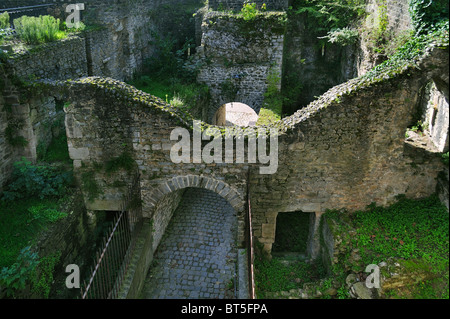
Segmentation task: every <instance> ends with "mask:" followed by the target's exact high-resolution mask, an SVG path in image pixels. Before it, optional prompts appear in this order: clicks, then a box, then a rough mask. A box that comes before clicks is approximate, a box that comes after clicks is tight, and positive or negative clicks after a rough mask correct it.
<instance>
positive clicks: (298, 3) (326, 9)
mask: <svg viewBox="0 0 450 319" xmlns="http://www.w3.org/2000/svg"><path fill="white" fill-rule="evenodd" d="M290 9H291V11H293V12H294V13H295V14H304V15H305V18H306V23H307V25H308V26H310V27H314V28H313V29H311V30H315V31H317V32H318V33H323V32H329V31H331V30H333V29H342V28H344V27H348V26H349V25H351V24H352V23H353V22H354V21H355V20H357V19H358V18H360V17H362V16H364V14H365V0H337V1H326V0H294V1H293V4H292V7H291V8H290Z"/></svg>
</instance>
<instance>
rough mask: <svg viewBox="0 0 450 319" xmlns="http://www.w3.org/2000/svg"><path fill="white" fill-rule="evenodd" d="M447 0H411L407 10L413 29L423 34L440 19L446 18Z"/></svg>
mask: <svg viewBox="0 0 450 319" xmlns="http://www.w3.org/2000/svg"><path fill="white" fill-rule="evenodd" d="M448 7H449V3H448V0H411V1H410V3H409V11H410V15H411V20H412V24H413V27H414V30H415V31H416V32H417V33H418V34H423V33H425V32H426V31H427V29H429V28H433V27H434V26H435V25H436V24H438V23H439V22H440V21H442V20H446V19H448V14H449V10H448Z"/></svg>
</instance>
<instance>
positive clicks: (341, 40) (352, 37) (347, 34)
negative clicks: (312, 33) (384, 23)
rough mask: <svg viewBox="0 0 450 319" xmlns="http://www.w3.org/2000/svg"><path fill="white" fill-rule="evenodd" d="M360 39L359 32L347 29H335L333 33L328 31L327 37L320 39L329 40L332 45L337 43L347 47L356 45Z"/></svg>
mask: <svg viewBox="0 0 450 319" xmlns="http://www.w3.org/2000/svg"><path fill="white" fill-rule="evenodd" d="M358 37H359V32H358V30H356V29H351V28H349V27H345V28H342V29H334V30H332V31H328V34H327V35H326V36H324V37H319V39H327V40H328V42H330V43H336V44H339V45H341V46H346V45H350V44H354V43H355V42H356V41H357V40H358Z"/></svg>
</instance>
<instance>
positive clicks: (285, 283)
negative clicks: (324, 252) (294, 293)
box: [255, 256, 326, 299]
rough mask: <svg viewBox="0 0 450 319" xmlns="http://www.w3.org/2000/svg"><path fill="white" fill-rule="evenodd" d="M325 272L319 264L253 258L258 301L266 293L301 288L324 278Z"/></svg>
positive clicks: (259, 257) (264, 296) (266, 294)
mask: <svg viewBox="0 0 450 319" xmlns="http://www.w3.org/2000/svg"><path fill="white" fill-rule="evenodd" d="M325 275H326V272H325V270H324V268H323V267H322V265H321V264H320V263H313V264H309V263H306V262H303V261H295V262H289V263H286V262H283V260H282V259H280V258H275V257H274V258H272V260H268V259H266V258H264V257H262V256H256V258H255V285H256V293H257V296H258V299H264V298H266V297H267V296H268V293H271V292H272V293H273V292H278V291H288V290H291V289H299V288H302V287H303V285H304V284H305V283H308V282H313V281H316V280H320V279H321V278H324V276H325Z"/></svg>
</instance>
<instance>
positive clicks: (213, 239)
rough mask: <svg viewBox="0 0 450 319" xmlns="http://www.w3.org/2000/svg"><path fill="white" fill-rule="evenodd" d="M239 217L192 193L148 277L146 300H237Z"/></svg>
mask: <svg viewBox="0 0 450 319" xmlns="http://www.w3.org/2000/svg"><path fill="white" fill-rule="evenodd" d="M236 227H237V221H236V214H235V211H234V209H233V208H232V207H231V206H230V204H229V203H228V202H227V201H226V200H225V199H223V198H222V197H220V196H219V195H217V194H215V193H213V192H211V191H208V190H204V189H200V188H189V189H188V190H187V191H186V193H185V194H184V196H183V199H182V200H181V203H180V205H179V207H178V208H177V209H176V211H175V212H174V215H173V217H172V220H171V221H170V223H169V225H168V227H167V229H166V232H165V234H164V236H163V238H162V240H161V243H160V245H159V247H158V249H157V251H156V253H155V256H154V262H153V264H152V266H151V268H150V270H149V274H148V275H147V278H146V281H145V285H144V289H143V293H142V296H141V297H142V298H145V299H161V298H162V299H202V298H206V299H217V298H219V299H223V298H234V285H233V281H232V280H235V279H234V277H235V265H236V259H237V255H236V254H237V249H236Z"/></svg>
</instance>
